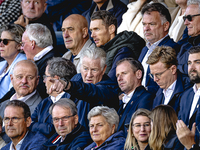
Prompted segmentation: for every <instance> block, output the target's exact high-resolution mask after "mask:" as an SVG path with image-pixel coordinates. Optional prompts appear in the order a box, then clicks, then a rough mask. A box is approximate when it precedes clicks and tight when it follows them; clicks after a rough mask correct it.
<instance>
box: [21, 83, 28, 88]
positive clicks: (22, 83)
mask: <svg viewBox="0 0 200 150" xmlns="http://www.w3.org/2000/svg"><path fill="white" fill-rule="evenodd" d="M21 86H26V87H28V88H29V87H30V86H29V85H28V84H23V83H22V84H21V85H20V87H21Z"/></svg>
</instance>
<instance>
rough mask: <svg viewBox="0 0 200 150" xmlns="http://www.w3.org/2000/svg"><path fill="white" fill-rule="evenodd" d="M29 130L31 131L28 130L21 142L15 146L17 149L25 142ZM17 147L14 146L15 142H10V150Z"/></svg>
mask: <svg viewBox="0 0 200 150" xmlns="http://www.w3.org/2000/svg"><path fill="white" fill-rule="evenodd" d="M28 132H29V131H27V132H26V135H25V136H24V137H23V139H21V141H19V143H17V145H16V147H15V148H16V150H20V148H21V146H22V143H23V141H24V139H25V137H26V136H27V134H28ZM15 148H14V144H13V142H12V143H11V144H10V150H15Z"/></svg>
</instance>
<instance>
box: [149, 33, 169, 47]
mask: <svg viewBox="0 0 200 150" xmlns="http://www.w3.org/2000/svg"><path fill="white" fill-rule="evenodd" d="M167 36H168V34H167V35H166V36H164V37H163V38H162V39H160V40H158V41H157V42H155V43H153V44H150V43H149V42H148V43H147V48H148V49H151V47H154V48H155V47H156V46H158V44H160V42H161V41H162V40H163V39H164V38H165V37H167Z"/></svg>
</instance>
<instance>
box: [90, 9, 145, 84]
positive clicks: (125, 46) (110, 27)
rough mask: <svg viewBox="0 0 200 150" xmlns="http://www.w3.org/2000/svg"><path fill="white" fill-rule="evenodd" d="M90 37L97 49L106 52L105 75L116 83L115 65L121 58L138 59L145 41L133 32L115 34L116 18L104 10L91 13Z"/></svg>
mask: <svg viewBox="0 0 200 150" xmlns="http://www.w3.org/2000/svg"><path fill="white" fill-rule="evenodd" d="M90 31H91V32H92V34H91V37H92V38H93V40H94V42H95V44H96V46H97V47H101V48H102V49H104V51H105V52H106V65H107V68H106V72H105V73H106V74H108V76H109V77H110V78H111V79H113V80H114V81H116V63H117V61H118V60H121V59H122V58H127V57H132V58H134V59H138V57H139V56H140V52H141V50H142V48H143V47H144V46H145V41H144V40H143V38H141V37H140V36H139V35H137V34H136V33H135V32H128V31H124V32H121V33H119V34H117V19H116V17H115V16H114V15H113V14H112V13H110V12H108V11H105V10H101V11H97V12H95V13H93V15H92V17H91V23H90Z"/></svg>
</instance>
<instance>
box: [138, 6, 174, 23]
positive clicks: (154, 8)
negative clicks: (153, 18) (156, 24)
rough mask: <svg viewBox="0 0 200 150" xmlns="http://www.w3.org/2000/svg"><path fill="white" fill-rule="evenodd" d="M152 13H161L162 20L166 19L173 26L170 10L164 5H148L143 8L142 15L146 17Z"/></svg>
mask: <svg viewBox="0 0 200 150" xmlns="http://www.w3.org/2000/svg"><path fill="white" fill-rule="evenodd" d="M152 11H157V12H159V14H160V16H161V19H162V18H163V19H166V21H168V22H169V24H170V25H171V15H170V13H169V10H168V9H167V8H166V7H165V6H164V5H162V4H161V3H151V4H149V3H148V4H146V5H145V6H144V7H143V8H142V10H141V13H142V15H144V14H145V13H150V12H152ZM162 21H163V20H162ZM163 23H164V22H162V24H163Z"/></svg>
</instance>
